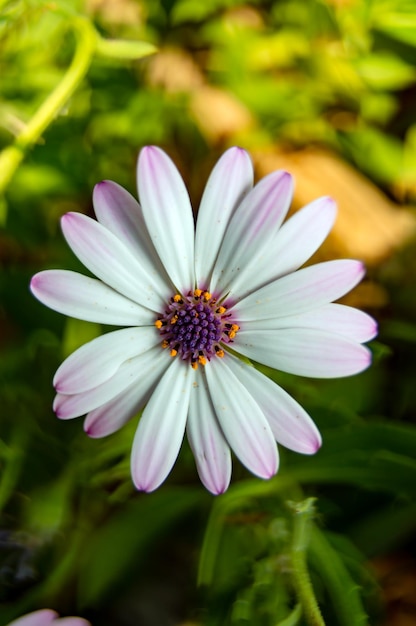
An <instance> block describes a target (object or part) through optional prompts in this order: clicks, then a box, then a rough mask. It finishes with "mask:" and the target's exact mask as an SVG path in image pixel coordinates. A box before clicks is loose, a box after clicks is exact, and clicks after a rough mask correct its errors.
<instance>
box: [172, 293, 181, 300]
mask: <svg viewBox="0 0 416 626" xmlns="http://www.w3.org/2000/svg"><path fill="white" fill-rule="evenodd" d="M173 301H174V302H182V296H181V295H180V294H179V293H175V295H174V296H173Z"/></svg>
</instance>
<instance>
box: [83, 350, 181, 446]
mask: <svg viewBox="0 0 416 626" xmlns="http://www.w3.org/2000/svg"><path fill="white" fill-rule="evenodd" d="M149 352H152V353H153V355H154V356H153V358H152V363H151V364H148V365H147V367H146V368H145V369H143V372H142V376H141V377H140V378H139V379H138V380H135V381H134V382H133V384H130V386H129V387H127V389H125V390H124V391H123V392H122V393H120V394H119V395H118V396H116V397H115V398H113V400H110V401H109V402H106V403H105V404H103V406H100V407H99V408H97V409H95V410H93V411H91V412H90V413H88V415H87V417H86V418H85V421H84V430H85V432H86V433H87V435H89V436H90V437H94V438H97V437H106V436H107V435H111V434H112V433H114V432H116V431H117V430H119V429H120V428H121V427H122V426H124V424H126V423H127V422H128V421H129V420H130V419H131V418H132V417H133V416H134V415H136V414H137V413H138V412H139V411H140V410H141V409H142V408H143V407H144V405H145V404H146V402H147V401H148V400H149V398H150V396H151V394H152V393H153V391H154V389H155V387H156V385H157V383H158V382H159V380H160V378H161V376H162V375H163V372H164V371H165V370H166V369H167V367H168V365H170V360H169V359H167V358H166V357H167V356H168V355H167V354H166V352H163V351H161V350H160V349H159V346H157V347H156V348H153V349H152V350H151V351H149ZM146 355H148V353H146ZM139 358H140V357H139Z"/></svg>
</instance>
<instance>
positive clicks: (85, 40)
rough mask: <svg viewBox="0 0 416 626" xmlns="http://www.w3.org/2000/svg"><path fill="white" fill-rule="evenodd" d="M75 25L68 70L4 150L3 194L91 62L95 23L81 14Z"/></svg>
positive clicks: (0, 172) (1, 156)
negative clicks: (74, 47) (72, 49)
mask: <svg viewBox="0 0 416 626" xmlns="http://www.w3.org/2000/svg"><path fill="white" fill-rule="evenodd" d="M73 26H74V30H75V33H76V35H77V42H76V49H75V54H74V58H73V59H72V63H71V65H70V66H69V68H68V70H67V72H66V74H65V75H64V77H63V79H62V80H61V82H60V83H59V84H58V85H57V87H56V88H55V89H54V91H53V92H52V93H51V94H50V95H49V96H48V97H47V98H46V100H45V101H44V102H43V104H42V105H41V106H40V108H39V109H38V110H37V111H36V113H35V114H34V116H33V117H32V119H31V120H30V121H29V122H28V124H27V125H26V126H25V128H24V130H23V131H22V132H21V133H20V134H19V135H18V137H17V138H16V141H15V142H14V144H13V145H11V146H8V147H7V148H5V149H4V150H3V152H2V153H1V154H0V194H1V193H2V192H4V190H5V189H6V187H7V186H8V184H9V182H10V180H11V178H12V177H13V175H14V173H15V171H16V169H17V168H18V167H19V165H20V163H21V162H22V160H23V159H24V157H25V155H26V152H27V151H28V150H29V149H30V148H31V147H32V146H33V145H34V144H35V143H36V142H37V141H38V140H39V138H40V136H41V135H42V133H43V132H44V131H45V129H46V128H47V127H48V126H49V124H50V123H51V122H52V121H53V119H54V118H55V117H56V116H57V115H58V113H59V111H60V110H61V109H62V107H63V106H64V105H65V104H66V102H68V100H69V98H70V97H71V96H72V94H73V93H74V91H75V89H76V88H77V87H78V85H79V83H80V82H81V81H82V79H83V78H84V76H85V74H86V73H87V71H88V69H89V67H90V65H91V59H92V56H93V54H94V51H95V45H96V32H95V30H94V28H93V26H92V25H91V24H90V23H89V22H88V21H87V20H86V19H84V18H81V17H78V18H75V20H74V21H73Z"/></svg>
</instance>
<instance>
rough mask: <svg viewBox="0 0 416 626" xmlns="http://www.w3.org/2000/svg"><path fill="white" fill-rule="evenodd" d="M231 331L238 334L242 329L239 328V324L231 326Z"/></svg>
mask: <svg viewBox="0 0 416 626" xmlns="http://www.w3.org/2000/svg"><path fill="white" fill-rule="evenodd" d="M231 330H233V331H234V332H235V333H236V332H237V330H240V327H239V326H238V324H232V325H231Z"/></svg>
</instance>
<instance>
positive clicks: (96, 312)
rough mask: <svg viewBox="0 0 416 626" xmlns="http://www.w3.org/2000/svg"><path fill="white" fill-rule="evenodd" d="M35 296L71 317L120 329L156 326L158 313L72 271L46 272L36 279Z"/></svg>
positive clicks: (31, 285) (31, 284)
mask: <svg viewBox="0 0 416 626" xmlns="http://www.w3.org/2000/svg"><path fill="white" fill-rule="evenodd" d="M30 288H31V291H32V293H33V295H34V296H36V298H38V300H40V301H41V302H42V303H43V304H45V305H46V306H48V307H50V308H51V309H53V310H54V311H58V312H59V313H63V314H64V315H68V316H70V317H76V318H77V319H81V320H86V321H87V322H96V323H99V324H116V325H117V326H141V325H148V324H152V322H153V321H154V319H155V314H154V313H153V312H152V311H150V310H149V309H146V308H144V307H142V306H140V304H137V303H136V302H133V301H132V300H129V299H128V298H126V297H125V296H122V295H121V294H120V293H118V292H117V291H114V289H111V287H108V286H107V285H105V284H104V283H102V282H101V281H100V280H97V279H96V278H90V277H89V276H84V275H83V274H78V273H77V272H71V271H69V270H46V271H44V272H39V273H38V274H35V276H33V278H32V280H31V283H30Z"/></svg>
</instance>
